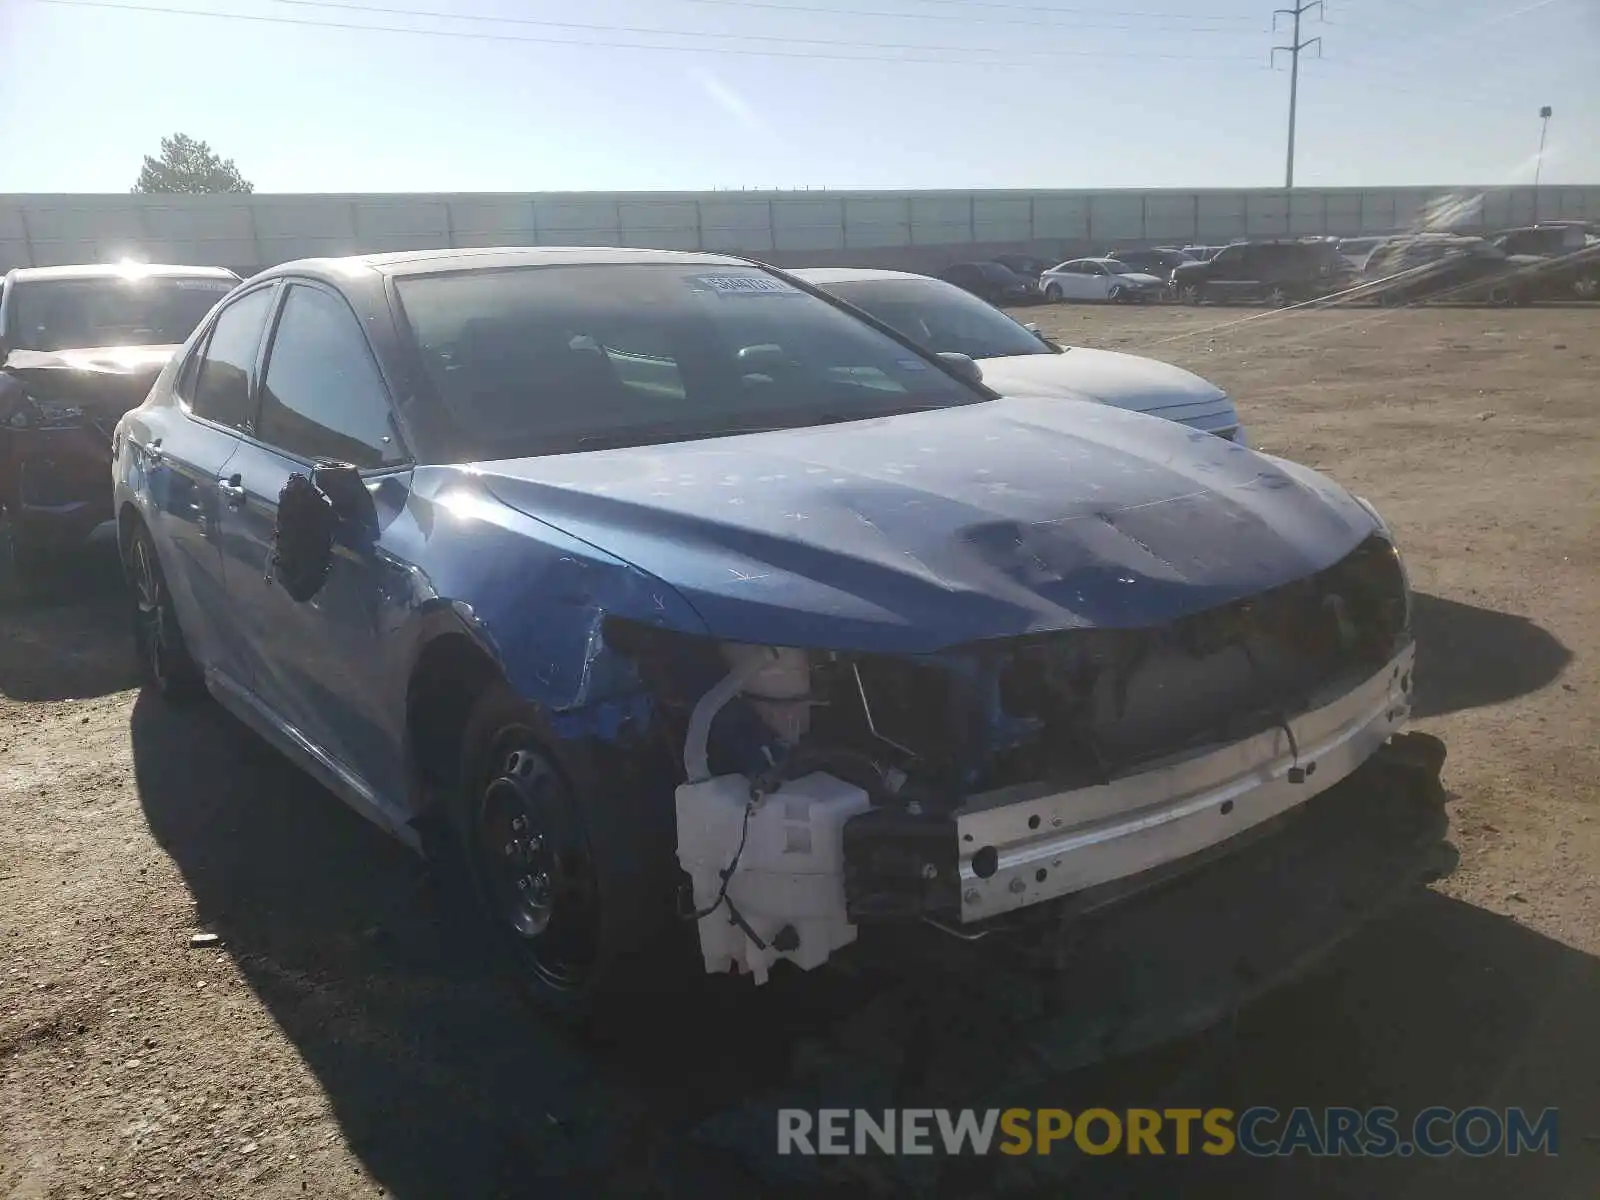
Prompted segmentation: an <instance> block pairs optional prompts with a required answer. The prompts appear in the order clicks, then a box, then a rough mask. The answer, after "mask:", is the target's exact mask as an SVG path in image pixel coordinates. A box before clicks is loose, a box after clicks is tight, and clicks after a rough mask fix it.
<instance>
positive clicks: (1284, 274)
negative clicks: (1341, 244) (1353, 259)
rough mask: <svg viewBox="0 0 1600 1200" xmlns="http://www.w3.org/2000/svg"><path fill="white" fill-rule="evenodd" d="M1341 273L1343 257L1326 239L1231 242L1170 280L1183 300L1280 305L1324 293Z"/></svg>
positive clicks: (1343, 273)
mask: <svg viewBox="0 0 1600 1200" xmlns="http://www.w3.org/2000/svg"><path fill="white" fill-rule="evenodd" d="M1345 276H1346V270H1345V266H1344V260H1343V259H1342V258H1341V257H1340V256H1339V251H1338V249H1337V248H1336V247H1335V246H1333V245H1332V244H1331V243H1328V242H1299V241H1261V242H1235V243H1233V244H1232V245H1229V246H1224V247H1223V248H1222V249H1221V250H1219V251H1217V253H1216V255H1215V257H1213V258H1211V259H1209V260H1208V261H1206V262H1194V263H1185V264H1183V265H1182V266H1180V267H1178V268H1177V270H1176V271H1174V272H1173V277H1172V286H1173V290H1174V291H1175V292H1176V293H1177V297H1178V299H1179V300H1181V301H1183V302H1184V303H1185V304H1204V303H1206V302H1208V301H1210V302H1215V303H1228V302H1236V301H1258V302H1259V301H1265V302H1266V303H1268V304H1273V305H1284V304H1294V303H1297V302H1300V301H1304V300H1313V299H1316V298H1317V297H1319V296H1324V295H1326V294H1328V293H1329V292H1332V291H1334V290H1336V289H1337V288H1338V287H1339V286H1340V284H1341V282H1342V280H1343V279H1344V277H1345Z"/></svg>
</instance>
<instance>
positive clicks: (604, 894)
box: [451, 683, 693, 1020]
mask: <svg viewBox="0 0 1600 1200" xmlns="http://www.w3.org/2000/svg"><path fill="white" fill-rule="evenodd" d="M550 744H551V742H550V737H549V734H548V733H547V731H546V730H545V729H544V726H543V722H542V721H541V719H540V717H539V714H538V712H537V710H536V709H535V708H534V707H533V706H532V705H530V704H528V703H527V702H526V701H524V700H523V699H522V698H521V697H519V696H518V695H517V694H516V693H515V692H514V691H512V689H511V688H510V687H509V686H507V685H506V684H504V683H497V684H495V685H493V686H492V687H491V688H489V689H488V690H487V691H486V692H484V693H483V694H482V695H481V696H480V697H479V699H478V701H477V702H476V704H475V705H474V707H473V711H472V716H471V718H470V719H469V721H468V724H467V729H466V733H465V736H464V737H463V739H462V767H461V772H460V779H461V781H462V783H461V793H460V794H459V795H458V796H457V797H456V800H455V804H454V807H453V811H452V814H451V823H452V826H453V829H454V833H455V841H456V844H457V846H458V847H459V849H460V851H461V854H462V858H463V865H464V867H465V870H466V876H467V879H468V880H469V882H470V884H471V888H472V892H473V895H474V897H475V899H476V900H477V902H478V905H479V907H480V909H481V910H482V912H483V915H484V917H485V918H486V919H487V920H488V922H489V925H490V927H491V931H492V933H493V935H494V938H495V942H496V944H497V948H498V949H499V951H500V952H501V953H502V954H503V957H504V961H505V963H506V964H507V966H508V967H509V968H510V970H511V973H512V975H513V977H514V981H515V983H516V984H517V986H518V988H519V989H520V990H521V992H522V993H523V995H524V996H525V997H526V998H527V999H528V1001H529V1002H530V1003H531V1004H532V1005H533V1006H534V1007H536V1008H537V1009H539V1010H541V1011H543V1012H545V1013H548V1014H549V1015H552V1016H555V1017H558V1018H561V1019H564V1020H572V1019H576V1018H581V1017H587V1016H592V1015H598V1014H597V1010H598V1009H599V1008H600V1007H602V1006H607V1005H611V1004H615V1003H617V1002H619V1001H623V1002H626V1001H631V1000H634V999H636V998H638V997H639V996H640V995H641V993H650V992H658V991H663V990H665V991H671V990H675V989H676V988H677V987H679V986H680V985H681V984H682V983H683V982H686V981H687V979H688V978H690V975H689V972H688V971H687V970H686V968H687V967H688V966H689V964H690V963H692V962H693V959H692V957H691V956H690V955H689V954H688V953H687V949H688V938H687V937H686V935H692V933H693V930H692V927H691V926H689V924H688V923H687V922H684V921H679V920H678V919H677V914H676V909H675V906H674V901H675V891H674V888H675V885H676V882H677V879H676V870H675V868H676V859H675V857H674V836H675V835H674V827H673V823H672V816H671V814H672V811H673V807H672V799H671V796H670V795H668V796H666V797H664V798H662V797H656V796H647V795H641V794H640V792H639V791H638V790H637V789H636V788H635V787H634V786H631V785H630V783H629V782H627V781H626V773H625V772H624V771H622V770H619V769H616V768H614V767H612V766H611V761H612V758H613V756H609V755H608V756H604V757H600V756H597V757H596V760H595V761H594V762H593V763H592V764H586V766H585V769H584V771H583V774H584V775H585V776H586V778H585V779H584V780H583V781H582V784H581V786H580V784H579V783H578V782H577V781H576V780H575V779H573V778H570V777H569V776H568V774H567V773H566V772H565V771H564V770H563V769H562V765H561V763H558V761H557V759H556V757H555V756H554V755H552V754H551V753H550V750H549V746H550ZM591 766H592V769H590V767H591ZM630 801H631V802H633V803H630ZM663 812H664V813H665V814H666V819H665V821H663V820H661V819H660V817H661V813H663ZM652 813H654V814H655V818H656V819H651V814H652Z"/></svg>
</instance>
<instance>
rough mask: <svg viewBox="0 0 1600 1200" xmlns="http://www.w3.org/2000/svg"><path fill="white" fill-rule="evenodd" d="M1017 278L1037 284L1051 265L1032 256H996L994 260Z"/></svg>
mask: <svg viewBox="0 0 1600 1200" xmlns="http://www.w3.org/2000/svg"><path fill="white" fill-rule="evenodd" d="M993 261H994V262H997V263H999V264H1000V265H1001V266H1002V267H1004V268H1005V269H1006V270H1008V271H1010V272H1011V273H1012V274H1013V275H1015V276H1017V278H1019V279H1022V280H1025V281H1028V282H1032V283H1037V282H1038V280H1039V276H1041V275H1043V274H1044V273H1045V272H1046V271H1048V270H1049V269H1050V265H1051V264H1050V263H1047V262H1046V261H1045V260H1044V259H1042V258H1035V257H1034V256H1033V255H1031V254H996V255H995V256H994V259H993Z"/></svg>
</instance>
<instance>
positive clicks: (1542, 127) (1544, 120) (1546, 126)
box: [1533, 104, 1550, 221]
mask: <svg viewBox="0 0 1600 1200" xmlns="http://www.w3.org/2000/svg"><path fill="white" fill-rule="evenodd" d="M1549 132H1550V106H1549V105H1548V104H1546V105H1545V106H1544V107H1543V108H1541V109H1540V110H1539V157H1538V158H1537V159H1535V160H1534V163H1533V219H1534V220H1535V221H1537V220H1538V219H1539V176H1540V175H1542V174H1544V135H1545V134H1547V133H1549Z"/></svg>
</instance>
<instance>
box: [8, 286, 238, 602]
mask: <svg viewBox="0 0 1600 1200" xmlns="http://www.w3.org/2000/svg"><path fill="white" fill-rule="evenodd" d="M238 282H239V277H238V276H237V275H235V274H234V273H233V272H231V271H227V270H224V269H222V268H220V267H171V266H148V265H144V264H123V265H121V266H114V265H109V264H107V265H97V266H70V267H22V268H17V269H16V270H13V271H11V272H9V273H8V274H7V275H6V276H5V280H4V283H3V284H0V517H3V518H4V522H5V528H4V531H3V533H0V542H3V543H4V544H3V545H0V558H3V557H6V556H9V562H7V563H5V564H4V565H5V566H6V567H7V568H8V571H7V573H8V574H9V575H10V578H11V582H12V583H15V584H22V585H26V584H27V583H28V582H30V581H31V580H33V579H35V578H36V576H37V573H38V571H39V570H40V569H41V568H42V567H43V565H44V562H45V560H46V559H48V558H49V557H50V556H51V554H52V552H53V551H55V550H57V549H60V548H65V547H68V546H71V545H73V544H74V543H76V542H78V541H80V540H81V539H82V538H84V537H86V536H87V535H88V534H89V532H90V531H92V530H93V529H94V527H95V526H97V525H99V524H101V523H102V522H104V521H106V520H108V519H110V517H111V486H110V478H109V471H110V466H111V429H112V427H113V426H114V425H115V424H116V422H117V419H118V418H119V417H121V416H122V414H123V413H125V412H127V411H128V409H130V408H132V407H133V406H134V405H136V404H138V403H139V402H140V401H141V400H143V399H144V397H145V394H146V393H147V392H149V390H150V385H151V384H152V383H153V382H154V381H155V378H156V376H157V375H158V374H159V373H160V371H161V368H162V367H163V366H165V365H166V363H167V360H168V359H170V358H171V357H172V353H173V351H174V350H176V349H177V348H178V346H179V345H181V344H182V343H183V341H184V340H185V339H186V338H187V337H188V336H189V335H190V334H191V333H192V332H194V328H195V326H196V325H198V324H199V323H200V320H201V318H203V317H204V316H205V315H206V313H207V312H209V311H210V309H211V307H212V305H214V304H215V303H216V302H217V301H218V300H219V299H221V298H222V296H224V295H225V294H227V292H229V291H230V290H232V288H233V287H234V285H235V284H237V283H238Z"/></svg>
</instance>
